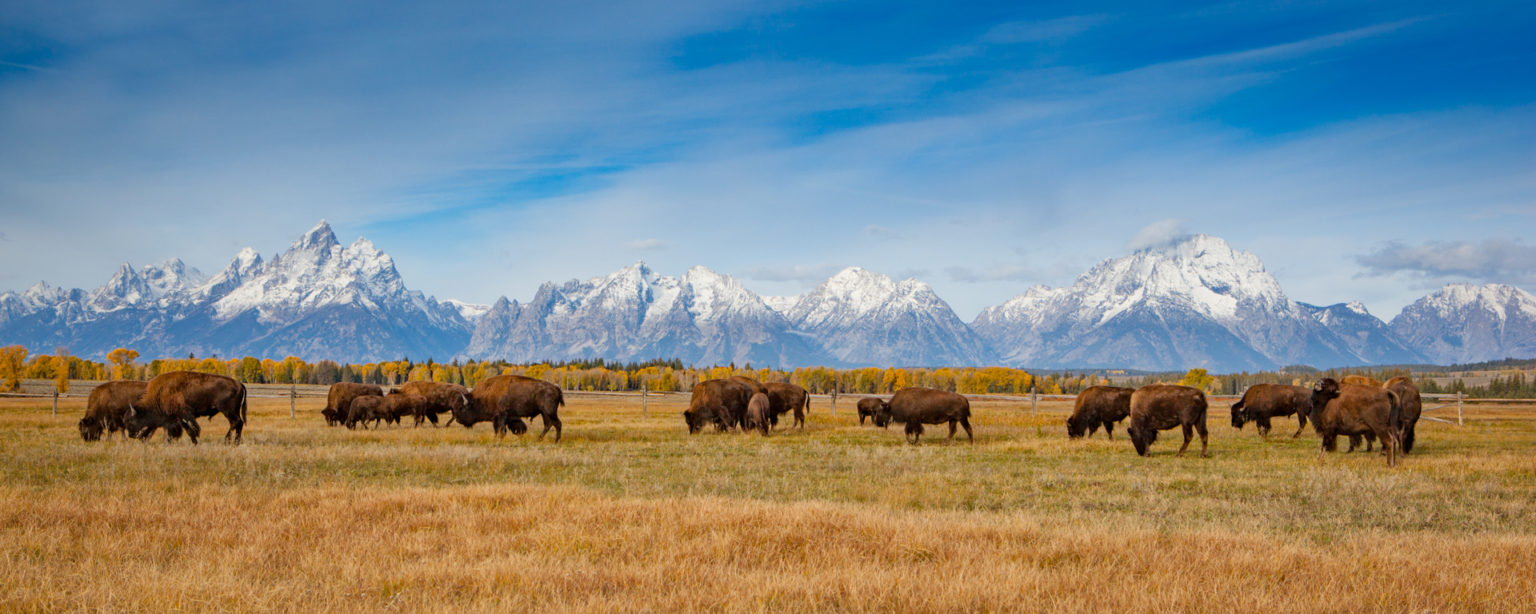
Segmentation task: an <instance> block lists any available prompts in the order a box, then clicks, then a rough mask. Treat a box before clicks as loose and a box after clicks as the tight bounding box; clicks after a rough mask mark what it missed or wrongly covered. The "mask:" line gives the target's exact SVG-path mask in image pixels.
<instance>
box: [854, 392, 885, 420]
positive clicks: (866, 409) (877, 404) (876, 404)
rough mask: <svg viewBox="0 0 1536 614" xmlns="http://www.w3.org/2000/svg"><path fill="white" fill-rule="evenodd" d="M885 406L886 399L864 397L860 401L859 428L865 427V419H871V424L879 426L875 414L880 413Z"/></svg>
mask: <svg viewBox="0 0 1536 614" xmlns="http://www.w3.org/2000/svg"><path fill="white" fill-rule="evenodd" d="M884 406H885V399H881V398H878V397H864V398H862V399H859V426H864V419H865V418H869V421H870V423H871V424H875V425H877V426H878V425H879V423H878V422H876V421H875V414H878V413H880V408H881V407H884Z"/></svg>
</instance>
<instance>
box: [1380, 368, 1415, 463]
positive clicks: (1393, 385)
mask: <svg viewBox="0 0 1536 614" xmlns="http://www.w3.org/2000/svg"><path fill="white" fill-rule="evenodd" d="M1385 388H1386V389H1387V390H1390V391H1392V392H1393V393H1394V394H1396V395H1397V402H1398V404H1399V405H1400V406H1401V407H1402V416H1401V418H1400V420H1401V422H1400V424H1399V427H1398V430H1399V432H1398V437H1399V440H1400V443H1402V448H1403V454H1405V455H1406V454H1408V453H1410V452H1413V431H1414V429H1415V428H1416V427H1418V425H1419V415H1420V414H1422V413H1424V400H1423V399H1421V398H1420V397H1419V387H1418V386H1415V385H1413V380H1412V379H1409V378H1407V377H1404V376H1401V375H1399V376H1397V377H1394V378H1392V379H1389V380H1387V383H1386V385H1385Z"/></svg>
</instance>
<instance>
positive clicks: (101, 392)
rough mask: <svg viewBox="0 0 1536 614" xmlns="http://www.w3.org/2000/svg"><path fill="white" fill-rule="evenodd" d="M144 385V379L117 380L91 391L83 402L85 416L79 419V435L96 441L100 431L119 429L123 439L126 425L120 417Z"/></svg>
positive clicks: (140, 392)
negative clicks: (139, 380)
mask: <svg viewBox="0 0 1536 614" xmlns="http://www.w3.org/2000/svg"><path fill="white" fill-rule="evenodd" d="M148 387H149V383H148V382H129V381H120V382H107V383H105V384H102V385H100V386H97V387H96V388H95V389H94V390H91V396H90V398H88V399H86V401H85V417H84V418H81V419H80V438H81V439H84V440H86V441H99V440H100V439H101V435H102V433H104V432H105V433H116V432H118V431H122V432H123V437H124V438H126V437H127V436H128V428H127V425H126V424H125V423H124V420H125V419H126V418H127V415H128V407H129V406H130V405H133V404H134V403H136V402H138V400H139V397H141V396H144V389H145V388H148Z"/></svg>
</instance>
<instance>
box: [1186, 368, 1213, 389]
mask: <svg viewBox="0 0 1536 614" xmlns="http://www.w3.org/2000/svg"><path fill="white" fill-rule="evenodd" d="M1215 381H1216V378H1215V377H1214V376H1212V375H1211V374H1210V373H1208V372H1206V370H1205V369H1201V368H1199V367H1196V368H1194V369H1190V370H1189V372H1188V373H1185V374H1184V379H1181V380H1179V384H1180V385H1183V386H1189V387H1191V388H1199V389H1200V390H1206V389H1207V388H1209V387H1210V386H1211V384H1212V383H1213V382H1215Z"/></svg>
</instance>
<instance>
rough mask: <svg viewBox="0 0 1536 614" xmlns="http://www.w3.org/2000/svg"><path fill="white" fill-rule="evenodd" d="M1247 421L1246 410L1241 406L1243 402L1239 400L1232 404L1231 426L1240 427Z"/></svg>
mask: <svg viewBox="0 0 1536 614" xmlns="http://www.w3.org/2000/svg"><path fill="white" fill-rule="evenodd" d="M1247 422H1248V410H1246V409H1244V408H1243V404H1242V403H1241V402H1238V403H1236V404H1234V405H1233V406H1232V428H1235V429H1241V428H1243V425H1244V424H1246V423H1247Z"/></svg>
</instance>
